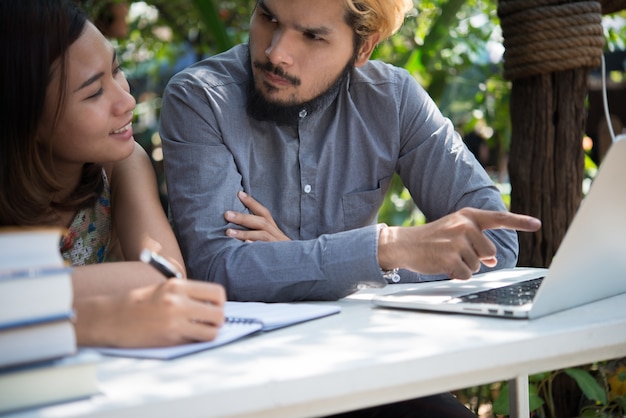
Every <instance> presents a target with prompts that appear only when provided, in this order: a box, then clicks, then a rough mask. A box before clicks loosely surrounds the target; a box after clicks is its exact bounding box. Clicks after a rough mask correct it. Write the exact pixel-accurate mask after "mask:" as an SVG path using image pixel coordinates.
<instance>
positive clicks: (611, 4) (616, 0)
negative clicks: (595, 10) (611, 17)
mask: <svg viewBox="0 0 626 418" xmlns="http://www.w3.org/2000/svg"><path fill="white" fill-rule="evenodd" d="M600 3H602V14H603V15H606V14H609V13H615V12H618V11H620V10H624V9H626V0H602V1H601V2H600Z"/></svg>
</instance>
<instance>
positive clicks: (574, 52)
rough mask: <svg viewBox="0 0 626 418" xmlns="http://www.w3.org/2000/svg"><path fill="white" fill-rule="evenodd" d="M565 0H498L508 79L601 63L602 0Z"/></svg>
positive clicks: (602, 37) (607, 0)
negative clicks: (568, 0) (573, 0)
mask: <svg viewBox="0 0 626 418" xmlns="http://www.w3.org/2000/svg"><path fill="white" fill-rule="evenodd" d="M564 1H567V0H524V1H522V0H500V1H499V3H498V16H499V17H500V23H501V26H502V35H503V36H504V47H505V52H504V77H505V78H506V79H509V80H515V79H518V78H524V77H530V76H533V75H538V74H545V73H551V72H558V71H566V70H571V69H574V68H581V67H583V68H584V67H586V68H596V67H598V66H599V65H600V60H601V57H602V48H603V46H604V32H603V29H602V11H603V9H602V7H603V6H602V5H601V4H600V2H598V1H579V2H569V3H567V2H566V3H564ZM624 1H626V0H605V2H624Z"/></svg>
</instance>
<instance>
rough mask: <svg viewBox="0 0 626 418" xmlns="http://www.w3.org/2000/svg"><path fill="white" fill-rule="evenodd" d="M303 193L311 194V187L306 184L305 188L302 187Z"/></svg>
mask: <svg viewBox="0 0 626 418" xmlns="http://www.w3.org/2000/svg"><path fill="white" fill-rule="evenodd" d="M304 193H311V185H310V184H307V185H306V186H304Z"/></svg>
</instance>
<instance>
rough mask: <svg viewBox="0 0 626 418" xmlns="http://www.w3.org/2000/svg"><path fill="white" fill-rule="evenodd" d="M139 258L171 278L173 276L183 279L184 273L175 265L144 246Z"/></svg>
mask: <svg viewBox="0 0 626 418" xmlns="http://www.w3.org/2000/svg"><path fill="white" fill-rule="evenodd" d="M139 259H140V260H141V261H143V262H144V263H146V264H149V265H151V266H152V267H154V268H155V269H157V270H158V271H159V272H160V273H161V274H163V275H164V276H165V277H167V278H168V279H171V278H173V277H178V278H179V279H182V277H183V275H182V273H181V272H179V271H178V270H176V267H174V265H173V264H172V263H170V262H169V261H167V260H166V259H165V258H163V257H162V256H160V255H158V254H157V253H155V252H154V251H150V250H149V249H147V248H144V249H143V251H141V254H140V255H139Z"/></svg>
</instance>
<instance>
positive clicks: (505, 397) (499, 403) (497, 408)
mask: <svg viewBox="0 0 626 418" xmlns="http://www.w3.org/2000/svg"><path fill="white" fill-rule="evenodd" d="M544 403H545V402H544V400H543V399H542V398H541V396H539V394H538V393H537V387H536V386H535V385H533V384H530V385H528V408H529V409H530V410H531V411H535V410H537V409H539V408H541V406H543V404H544ZM492 408H493V412H494V413H495V414H497V415H509V408H510V404H509V384H508V383H504V384H503V385H502V387H501V388H500V394H499V395H498V397H497V398H496V400H494V401H493V404H492Z"/></svg>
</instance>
